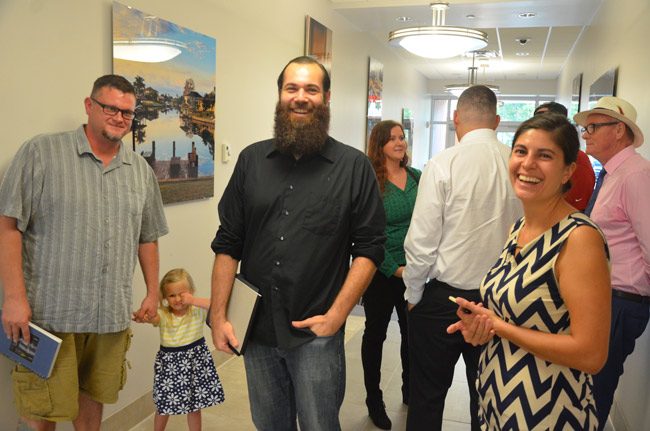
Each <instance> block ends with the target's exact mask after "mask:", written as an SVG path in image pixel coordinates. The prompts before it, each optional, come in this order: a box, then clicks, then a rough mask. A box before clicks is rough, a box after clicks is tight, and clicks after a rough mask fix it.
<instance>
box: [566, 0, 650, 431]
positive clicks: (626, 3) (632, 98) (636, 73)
mask: <svg viewBox="0 0 650 431" xmlns="http://www.w3.org/2000/svg"><path fill="white" fill-rule="evenodd" d="M593 12H594V11H585V13H593ZM648 41H650V2H648V1H647V0H605V2H604V3H603V6H602V7H601V10H599V11H598V13H597V15H596V17H595V20H594V23H593V25H592V26H591V27H590V28H589V29H587V31H585V33H584V34H583V37H582V38H581V40H580V42H579V44H578V45H577V46H576V49H575V51H574V53H573V57H572V60H571V61H570V62H568V63H567V65H566V68H565V69H564V71H563V72H562V75H561V76H560V79H559V81H558V94H559V95H560V99H561V100H564V101H565V102H567V101H568V100H569V99H570V95H571V85H572V82H573V78H574V77H575V76H576V75H577V74H578V73H583V80H582V98H583V99H582V100H586V98H588V97H589V86H590V85H591V83H593V82H594V80H596V79H597V78H598V77H599V76H600V75H602V74H603V73H604V72H605V71H607V70H609V69H611V68H613V67H616V66H618V68H619V69H618V72H619V73H618V87H617V88H618V92H617V96H620V97H622V98H624V99H626V100H628V101H629V102H630V103H632V105H634V107H635V108H636V110H637V113H638V118H637V124H638V125H639V127H640V128H641V130H643V131H644V133H645V135H646V141H648V140H649V139H650V85H648V70H649V69H650V56H649V55H648ZM583 106H584V105H583ZM638 151H639V152H640V153H641V154H642V155H643V156H644V157H646V158H650V143H648V142H646V143H645V144H644V145H643V146H641V147H640V148H639V150H638ZM649 197H650V196H649ZM648 217H650V214H648ZM638 270H639V271H642V270H643V269H642V268H639V269H638ZM648 358H650V330H649V329H648V328H646V331H645V333H644V334H643V335H642V336H641V338H640V339H639V340H637V345H636V348H635V350H634V352H633V354H632V355H631V356H630V357H629V358H628V359H627V361H626V363H625V373H624V374H623V376H622V377H621V381H620V383H619V386H618V391H617V394H616V397H615V406H616V411H617V412H619V413H620V414H618V415H616V414H615V415H614V419H615V421H614V424H615V426H616V429H617V431H618V430H625V429H627V430H647V429H649V428H650V368H649V367H648Z"/></svg>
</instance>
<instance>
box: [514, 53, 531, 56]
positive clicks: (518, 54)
mask: <svg viewBox="0 0 650 431" xmlns="http://www.w3.org/2000/svg"><path fill="white" fill-rule="evenodd" d="M515 55H516V56H517V57H528V56H529V55H530V53H529V52H517V53H516V54H515Z"/></svg>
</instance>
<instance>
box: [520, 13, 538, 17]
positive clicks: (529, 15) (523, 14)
mask: <svg viewBox="0 0 650 431" xmlns="http://www.w3.org/2000/svg"><path fill="white" fill-rule="evenodd" d="M536 16H537V14H536V13H535V12H522V13H520V14H519V18H534V17H536Z"/></svg>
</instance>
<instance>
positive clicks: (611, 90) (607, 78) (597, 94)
mask: <svg viewBox="0 0 650 431" xmlns="http://www.w3.org/2000/svg"><path fill="white" fill-rule="evenodd" d="M617 78H618V68H614V69H610V70H608V71H607V72H605V73H603V74H602V75H601V76H600V77H599V78H598V79H597V80H595V81H594V82H593V84H591V86H590V87H589V109H591V108H593V107H594V106H596V102H598V99H600V98H601V97H604V96H616V80H617Z"/></svg>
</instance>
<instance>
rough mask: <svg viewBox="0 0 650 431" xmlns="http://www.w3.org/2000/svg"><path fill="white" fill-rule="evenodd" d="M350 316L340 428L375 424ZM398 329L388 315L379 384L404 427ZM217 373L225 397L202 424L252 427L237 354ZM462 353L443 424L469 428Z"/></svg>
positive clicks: (208, 430)
mask: <svg viewBox="0 0 650 431" xmlns="http://www.w3.org/2000/svg"><path fill="white" fill-rule="evenodd" d="M357 308H358V309H356V310H355V311H354V312H353V315H351V316H350V317H349V318H348V322H347V326H346V334H345V356H346V361H347V383H346V384H347V386H346V393H345V400H344V401H343V406H342V408H341V414H340V419H341V428H342V429H343V430H344V431H348V430H350V431H367V430H376V429H377V428H375V426H374V425H373V424H372V422H371V421H370V418H369V417H368V411H367V409H366V405H365V396H366V393H365V388H364V386H363V371H362V367H361V336H362V334H363V322H364V318H363V309H361V308H360V307H357ZM399 343H400V335H399V328H398V326H397V322H395V321H391V323H390V325H389V327H388V337H387V339H386V342H385V344H384V358H383V361H382V390H383V392H384V402H385V403H386V410H387V411H388V415H389V416H390V418H391V420H392V421H393V429H394V430H403V429H404V428H405V423H406V410H407V407H406V406H405V405H403V404H402V395H401V390H400V388H401V372H402V369H401V364H400V358H399ZM218 372H219V376H220V378H221V381H222V383H223V386H224V390H225V392H226V401H225V402H224V403H223V404H221V405H219V406H215V407H211V408H208V409H204V410H203V430H204V431H212V430H229V431H239V430H241V431H248V430H254V429H255V428H254V427H253V423H252V421H251V419H250V411H249V406H248V391H247V389H246V375H245V372H244V363H243V360H242V359H241V358H237V357H233V358H232V359H230V360H228V361H227V362H225V363H224V364H223V365H221V366H220V367H218ZM466 388H467V383H466V379H465V370H464V364H463V362H462V359H461V360H460V361H459V363H458V365H457V367H456V371H455V373H454V383H453V385H452V387H451V389H450V391H449V393H448V395H447V401H446V408H445V414H444V419H445V421H444V423H443V430H445V431H465V430H469V429H470V426H469V413H468V409H469V396H468V394H467V389H466ZM152 429H153V417H150V418H148V419H147V420H145V421H143V422H142V423H140V424H139V425H137V426H136V427H134V428H132V429H131V431H149V430H152ZM167 430H168V431H181V430H187V422H186V417H185V416H172V417H171V418H170V420H169V423H168V425H167Z"/></svg>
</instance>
